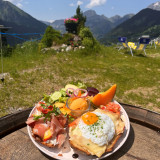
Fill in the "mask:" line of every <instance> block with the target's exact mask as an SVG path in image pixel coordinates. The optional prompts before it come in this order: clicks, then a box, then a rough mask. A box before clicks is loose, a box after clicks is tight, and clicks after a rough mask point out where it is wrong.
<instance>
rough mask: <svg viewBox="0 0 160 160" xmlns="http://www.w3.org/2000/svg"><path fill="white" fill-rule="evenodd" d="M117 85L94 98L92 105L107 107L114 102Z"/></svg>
mask: <svg viewBox="0 0 160 160" xmlns="http://www.w3.org/2000/svg"><path fill="white" fill-rule="evenodd" d="M116 88H117V85H116V84H115V85H113V86H112V87H111V88H109V89H108V90H107V91H105V92H103V93H99V94H97V95H95V96H94V97H93V98H92V103H93V104H94V105H96V106H100V105H106V104H108V103H109V102H111V101H112V99H113V98H114V95H115V93H116Z"/></svg>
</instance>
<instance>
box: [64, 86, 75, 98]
mask: <svg viewBox="0 0 160 160" xmlns="http://www.w3.org/2000/svg"><path fill="white" fill-rule="evenodd" d="M74 91H75V89H74V88H68V89H67V90H66V94H67V95H68V96H70V97H71V96H72V95H73V93H74ZM71 92H72V93H71Z"/></svg>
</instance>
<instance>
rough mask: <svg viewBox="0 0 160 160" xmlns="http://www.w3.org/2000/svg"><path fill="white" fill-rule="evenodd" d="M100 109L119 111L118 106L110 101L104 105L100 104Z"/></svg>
mask: <svg viewBox="0 0 160 160" xmlns="http://www.w3.org/2000/svg"><path fill="white" fill-rule="evenodd" d="M101 109H102V110H108V111H111V112H114V113H120V106H119V105H118V104H116V103H114V102H110V103H108V104H107V105H106V106H102V107H101Z"/></svg>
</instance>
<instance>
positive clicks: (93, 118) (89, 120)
mask: <svg viewBox="0 0 160 160" xmlns="http://www.w3.org/2000/svg"><path fill="white" fill-rule="evenodd" d="M82 120H83V122H84V123H85V124H87V125H92V124H94V123H96V122H97V121H98V116H97V115H96V114H94V113H91V112H88V113H85V114H84V115H83V116H82Z"/></svg>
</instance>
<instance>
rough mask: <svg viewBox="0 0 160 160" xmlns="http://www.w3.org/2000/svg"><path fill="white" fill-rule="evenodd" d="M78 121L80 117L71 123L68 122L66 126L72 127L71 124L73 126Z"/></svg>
mask: <svg viewBox="0 0 160 160" xmlns="http://www.w3.org/2000/svg"><path fill="white" fill-rule="evenodd" d="M79 121H80V118H78V119H76V120H74V121H73V122H72V123H70V124H69V125H68V126H69V127H72V126H74V125H77V124H78V123H79Z"/></svg>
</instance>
